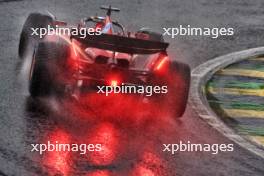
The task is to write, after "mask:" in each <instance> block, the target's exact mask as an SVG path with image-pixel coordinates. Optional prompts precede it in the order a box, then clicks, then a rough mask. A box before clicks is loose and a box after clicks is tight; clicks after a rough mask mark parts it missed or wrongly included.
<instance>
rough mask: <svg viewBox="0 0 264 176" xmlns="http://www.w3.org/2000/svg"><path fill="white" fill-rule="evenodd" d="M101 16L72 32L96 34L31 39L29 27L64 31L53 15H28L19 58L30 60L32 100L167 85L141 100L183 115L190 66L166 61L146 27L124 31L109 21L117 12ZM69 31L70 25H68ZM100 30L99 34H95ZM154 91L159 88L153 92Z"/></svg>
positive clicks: (161, 42) (155, 37) (157, 37)
mask: <svg viewBox="0 0 264 176" xmlns="http://www.w3.org/2000/svg"><path fill="white" fill-rule="evenodd" d="M101 9H104V10H106V11H107V14H106V16H105V17H101V16H91V17H89V18H85V19H82V20H81V22H80V23H79V24H78V25H76V26H75V27H76V28H78V29H79V28H87V29H88V28H89V29H90V27H91V26H92V28H93V29H96V31H101V33H100V35H87V36H85V37H83V36H81V35H80V34H78V33H77V34H75V35H72V33H71V34H68V35H65V34H62V35H60V34H53V35H46V36H45V37H41V38H40V36H37V35H32V29H40V28H48V27H50V26H52V27H55V26H56V27H58V26H59V27H67V26H69V25H68V24H67V23H66V22H63V21H58V20H57V19H56V18H55V17H54V16H53V15H51V14H50V15H44V14H40V13H32V14H30V15H29V16H28V18H27V20H26V22H25V24H24V26H23V30H22V32H21V36H20V44H19V56H20V58H29V59H30V61H31V66H30V71H29V92H30V94H31V96H32V97H35V98H36V97H42V96H49V95H51V94H54V93H55V94H56V95H70V96H72V97H75V98H77V99H78V98H80V97H81V96H82V94H83V93H84V92H96V91H95V90H96V89H97V87H98V86H104V85H112V86H117V85H121V83H122V86H126V85H134V86H143V87H146V86H166V88H167V91H166V92H165V93H163V94H154V95H152V96H145V93H144V92H143V93H141V94H140V96H139V97H140V99H141V100H143V99H148V101H156V102H158V103H162V104H165V105H166V106H169V107H171V109H172V110H173V115H174V116H175V117H180V116H182V115H183V113H184V111H185V108H186V104H187V99H188V92H189V85H190V68H189V66H188V65H186V64H183V63H179V62H177V61H173V60H171V59H170V58H169V56H168V54H167V52H166V49H167V47H168V45H169V44H168V43H165V42H164V39H163V37H162V35H161V34H159V33H156V32H153V31H152V30H149V29H147V28H143V29H140V30H138V31H137V32H134V33H133V32H128V31H126V30H125V28H124V27H123V26H122V25H121V24H120V23H119V22H117V21H113V20H112V19H111V13H112V12H118V11H120V10H119V9H117V8H113V7H111V6H109V7H107V6H102V7H101ZM69 28H70V27H69ZM97 29H99V30H97ZM155 89H158V88H155Z"/></svg>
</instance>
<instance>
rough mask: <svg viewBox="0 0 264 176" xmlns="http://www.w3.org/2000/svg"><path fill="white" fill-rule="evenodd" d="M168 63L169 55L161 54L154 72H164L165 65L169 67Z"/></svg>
mask: <svg viewBox="0 0 264 176" xmlns="http://www.w3.org/2000/svg"><path fill="white" fill-rule="evenodd" d="M168 61H169V57H168V55H165V54H161V55H160V56H159V58H158V60H157V61H156V63H155V65H154V70H155V71H160V70H163V68H164V67H165V65H167V63H168Z"/></svg>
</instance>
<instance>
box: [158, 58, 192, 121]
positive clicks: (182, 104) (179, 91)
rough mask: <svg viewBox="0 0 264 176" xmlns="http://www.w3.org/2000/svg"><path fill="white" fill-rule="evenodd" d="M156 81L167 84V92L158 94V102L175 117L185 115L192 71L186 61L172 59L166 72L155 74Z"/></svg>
mask: <svg viewBox="0 0 264 176" xmlns="http://www.w3.org/2000/svg"><path fill="white" fill-rule="evenodd" d="M154 77H155V80H156V81H155V82H156V83H157V84H159V85H162V86H164V85H165V86H167V90H168V91H167V93H165V94H162V95H158V97H157V100H158V103H159V104H160V103H162V105H163V106H164V108H166V109H168V111H169V112H170V114H171V115H172V116H173V117H174V118H180V117H182V116H183V114H184V112H185V109H186V105H187V101H188V94H189V88H190V79H191V71H190V67H189V66H188V65H186V64H184V63H181V62H176V61H172V62H170V63H169V64H168V65H167V69H166V71H165V72H164V73H161V74H157V75H155V76H154Z"/></svg>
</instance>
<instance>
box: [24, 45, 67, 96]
mask: <svg viewBox="0 0 264 176" xmlns="http://www.w3.org/2000/svg"><path fill="white" fill-rule="evenodd" d="M69 54H70V50H69V46H68V45H67V44H64V43H55V42H40V43H39V45H38V47H37V49H36V51H35V52H34V54H33V58H32V64H31V69H30V76H29V92H30V95H31V96H32V97H43V96H50V95H53V94H57V95H61V94H62V93H63V91H64V88H65V87H64V84H63V83H64V79H63V78H64V73H65V72H66V71H65V67H66V60H67V58H68V57H69Z"/></svg>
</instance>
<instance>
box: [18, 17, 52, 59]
mask: <svg viewBox="0 0 264 176" xmlns="http://www.w3.org/2000/svg"><path fill="white" fill-rule="evenodd" d="M52 21H53V19H52V17H50V16H48V15H43V14H40V13H31V14H30V15H29V16H28V18H27V20H26V22H25V23H24V25H23V29H22V32H21V34H20V41H19V47H18V55H19V57H20V58H24V57H25V56H26V54H27V53H28V52H29V51H30V48H32V51H33V49H34V47H36V46H37V44H38V42H40V41H41V40H42V39H41V38H39V36H37V35H31V34H32V32H33V31H32V29H31V28H47V26H48V25H52Z"/></svg>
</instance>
